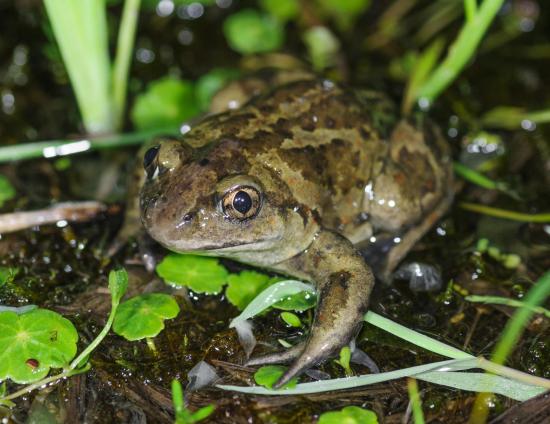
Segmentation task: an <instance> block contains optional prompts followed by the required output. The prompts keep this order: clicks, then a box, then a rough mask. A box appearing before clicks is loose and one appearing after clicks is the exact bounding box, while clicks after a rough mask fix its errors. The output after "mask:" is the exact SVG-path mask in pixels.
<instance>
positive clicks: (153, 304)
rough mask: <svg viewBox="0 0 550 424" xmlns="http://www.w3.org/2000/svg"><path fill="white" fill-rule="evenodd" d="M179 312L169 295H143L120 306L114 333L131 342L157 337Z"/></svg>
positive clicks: (114, 324)
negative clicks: (165, 324)
mask: <svg viewBox="0 0 550 424" xmlns="http://www.w3.org/2000/svg"><path fill="white" fill-rule="evenodd" d="M179 311H180V308H179V306H178V304H177V302H176V301H175V299H174V298H173V297H172V296H170V295H168V294H163V293H147V294H142V295H140V296H136V297H133V298H131V299H130V300H127V301H126V302H123V303H121V304H120V306H119V308H118V311H117V314H116V316H115V321H114V323H113V331H114V332H115V333H117V334H118V335H119V336H122V337H124V338H125V339H126V340H130V341H134V340H141V339H144V338H147V337H155V336H157V335H158V334H159V333H160V332H161V331H162V330H163V329H164V320H167V319H172V318H175V317H176V316H177V315H178V313H179Z"/></svg>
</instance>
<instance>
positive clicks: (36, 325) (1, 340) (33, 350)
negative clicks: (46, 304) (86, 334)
mask: <svg viewBox="0 0 550 424" xmlns="http://www.w3.org/2000/svg"><path fill="white" fill-rule="evenodd" d="M77 341H78V334H77V332H76V329H75V328H74V326H73V324H72V323H71V322H70V321H69V320H68V319H66V318H63V317H62V316H61V315H59V314H58V313H56V312H53V311H49V310H47V309H33V310H31V311H29V312H27V313H24V314H21V315H18V314H16V313H15V312H12V311H6V312H0V346H2V349H0V380H5V379H7V378H9V379H11V380H12V381H14V382H16V383H31V382H33V381H38V380H40V379H41V378H44V377H45V376H46V375H47V374H48V372H49V371H50V368H62V367H64V366H66V365H67V364H68V363H69V361H70V360H71V359H72V358H73V357H74V356H75V355H76V342H77Z"/></svg>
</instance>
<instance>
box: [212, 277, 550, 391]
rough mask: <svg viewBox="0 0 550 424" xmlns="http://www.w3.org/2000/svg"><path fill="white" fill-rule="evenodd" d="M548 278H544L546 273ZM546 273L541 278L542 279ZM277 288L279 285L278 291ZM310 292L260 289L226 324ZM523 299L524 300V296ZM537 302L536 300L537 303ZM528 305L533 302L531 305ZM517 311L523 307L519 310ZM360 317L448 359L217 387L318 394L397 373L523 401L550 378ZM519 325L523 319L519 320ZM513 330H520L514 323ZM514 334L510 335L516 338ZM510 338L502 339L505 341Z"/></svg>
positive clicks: (284, 286)
mask: <svg viewBox="0 0 550 424" xmlns="http://www.w3.org/2000/svg"><path fill="white" fill-rule="evenodd" d="M547 275H548V276H549V278H548V280H549V281H550V274H547ZM545 278H546V277H544V278H543V279H541V281H544V282H546V280H545ZM542 286H543V287H544V288H538V287H539V286H538V285H537V286H535V288H538V289H537V290H536V293H535V294H534V295H531V296H528V298H529V299H531V300H532V302H533V303H536V302H539V303H540V302H541V301H542V300H543V299H544V296H548V294H550V293H547V291H548V290H549V288H548V287H550V284H546V285H545V284H542ZM278 289H281V290H280V291H279V290H278ZM293 289H294V290H304V289H305V290H311V289H312V288H311V286H310V287H309V288H307V286H306V285H304V283H300V282H292V281H283V282H279V283H277V284H274V285H273V286H270V287H268V288H267V289H266V290H264V291H263V292H262V293H261V294H260V295H259V296H258V297H257V298H256V299H254V300H253V301H252V302H251V303H250V304H249V305H248V307H247V308H246V309H245V310H244V311H243V312H242V313H241V315H240V316H238V317H237V318H235V319H234V320H233V322H232V323H231V326H232V327H235V326H237V325H238V323H239V322H242V321H244V320H247V319H249V318H251V317H253V316H255V315H257V314H259V313H261V312H263V311H264V310H265V309H267V308H269V307H270V306H271V305H273V304H274V303H276V302H277V301H279V300H280V299H281V298H283V297H285V296H287V295H288V294H287V293H288V292H291V291H292V290H293ZM526 303H527V300H526ZM537 304H538V303H537ZM531 306H536V305H535V304H532V305H531ZM521 311H523V309H522V310H521ZM531 314H532V312H530V311H527V313H525V312H524V313H523V315H522V318H523V319H525V317H526V316H527V317H529V316H531ZM364 319H365V321H366V322H367V323H369V324H371V325H374V326H376V327H378V328H380V329H382V330H384V331H387V332H389V333H391V334H393V335H394V336H396V337H399V338H401V339H403V340H406V341H408V342H409V343H413V344H415V345H417V346H419V347H422V348H423V349H426V350H429V351H431V352H433V353H436V354H439V355H442V356H446V357H448V358H453V359H451V360H445V361H439V362H434V363H431V364H426V365H417V366H413V367H410V368H404V369H399V370H396V371H388V372H383V373H379V374H370V375H363V376H356V377H348V378H345V379H333V380H323V381H316V382H312V383H302V384H298V385H296V387H295V388H289V389H287V390H285V391H284V392H280V391H271V390H270V389H266V388H260V387H239V386H228V385H219V386H218V387H220V388H222V389H225V390H234V391H238V392H243V393H251V394H262V395H268V394H272V395H281V394H282V395H298V394H306V393H320V392H326V391H331V390H341V389H346V388H352V387H358V386H364V385H369V384H374V383H379V382H382V381H389V380H393V379H397V378H403V377H415V378H417V379H420V380H425V381H428V382H432V383H435V384H441V385H445V386H449V387H454V388H455V389H461V390H471V391H477V392H490V391H493V392H494V393H499V394H501V395H504V396H508V397H510V398H512V399H516V400H527V399H530V398H532V397H535V396H537V395H538V394H540V393H543V392H544V391H546V390H548V389H550V381H549V380H546V379H543V378H539V377H534V376H531V375H529V374H525V373H522V372H520V371H517V370H514V369H511V368H507V367H504V366H502V365H500V364H499V363H497V362H490V361H488V360H486V359H484V358H475V357H474V356H472V355H470V354H468V353H466V352H463V351H461V350H459V349H456V348H454V347H452V346H449V345H446V344H445V343H442V342H440V341H437V340H435V339H432V338H430V337H428V336H425V335H423V334H420V333H418V332H416V331H413V330H411V329H409V328H407V327H405V326H402V325H400V324H397V323H395V322H393V321H391V320H389V319H387V318H384V317H382V316H380V315H378V314H376V313H374V312H372V311H369V312H367V314H366V315H365V317H364ZM521 323H522V324H525V320H523V321H522V322H521ZM516 325H517V324H515V325H514V328H515V329H517V328H520V329H521V328H523V327H516ZM517 335H518V333H515V334H514V337H517ZM510 340H513V341H514V342H515V339H512V338H511V337H510V336H509V337H508V342H509V341H510ZM472 368H481V369H484V370H487V371H489V372H491V373H493V374H497V375H486V374H483V373H477V372H462V371H464V370H468V369H472Z"/></svg>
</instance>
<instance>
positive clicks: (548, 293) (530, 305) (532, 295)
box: [470, 271, 550, 422]
mask: <svg viewBox="0 0 550 424" xmlns="http://www.w3.org/2000/svg"><path fill="white" fill-rule="evenodd" d="M549 297H550V271H548V272H546V274H544V275H543V276H542V277H541V278H540V279H539V280H538V281H537V282H536V283H535V284H534V285H533V288H532V289H531V290H529V292H528V293H527V295H526V296H525V300H524V301H523V303H524V305H523V307H520V308H519V309H518V310H517V311H516V312H515V313H514V315H513V316H512V318H511V319H510V320H509V321H508V323H507V324H506V327H505V328H504V331H503V332H502V334H501V336H500V339H499V341H498V343H497V345H496V346H495V348H494V349H493V354H492V357H491V360H492V362H493V363H494V364H496V365H497V367H496V368H498V366H500V365H501V364H504V363H505V362H506V359H507V358H508V356H509V355H510V354H511V353H512V352H513V351H514V349H515V348H516V347H517V342H518V341H519V339H520V337H521V334H522V333H523V330H524V329H525V327H526V326H527V324H528V323H529V320H530V319H531V317H532V316H533V314H534V313H535V308H537V307H538V306H539V305H540V304H541V303H543V302H544V301H545V300H546V299H548V298H549ZM488 371H491V372H495V370H494V369H493V370H488ZM547 381H548V380H547ZM491 393H497V392H496V391H493V390H485V391H484V392H482V393H480V394H478V396H477V398H476V401H475V404H474V407H473V409H472V415H471V416H470V420H471V421H472V422H484V421H485V420H486V418H487V416H488V400H489V399H490V397H491V396H492V395H491Z"/></svg>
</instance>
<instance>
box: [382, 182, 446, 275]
mask: <svg viewBox="0 0 550 424" xmlns="http://www.w3.org/2000/svg"><path fill="white" fill-rule="evenodd" d="M452 200H453V193H450V194H448V195H447V196H446V197H444V198H443V199H442V200H441V201H440V202H439V203H438V204H437V205H436V207H435V208H434V209H433V210H432V211H431V212H430V213H428V214H427V215H426V216H425V217H424V219H423V220H422V222H421V223H420V224H419V225H417V226H415V227H413V228H411V229H410V230H409V231H408V232H406V233H405V234H403V235H402V236H401V241H400V242H399V244H397V245H396V246H394V247H393V248H392V249H391V250H390V252H389V253H388V255H387V257H386V261H385V264H384V266H383V268H382V269H381V271H380V275H377V276H379V278H380V279H381V280H382V281H391V275H392V273H393V271H394V270H395V269H396V268H397V265H399V263H400V262H401V261H402V260H403V258H404V257H405V256H406V255H407V253H408V252H409V251H410V250H411V249H412V248H413V246H414V245H415V244H416V242H417V241H418V240H420V238H422V236H424V234H426V233H427V232H428V230H429V229H430V228H432V227H433V226H434V225H435V223H436V222H437V221H438V220H439V219H440V218H441V217H442V216H443V215H444V214H445V212H447V210H448V209H449V206H450V204H451V202H452Z"/></svg>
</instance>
